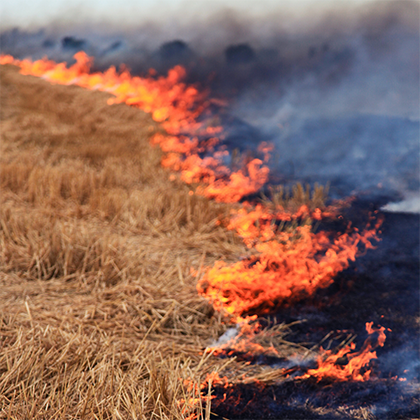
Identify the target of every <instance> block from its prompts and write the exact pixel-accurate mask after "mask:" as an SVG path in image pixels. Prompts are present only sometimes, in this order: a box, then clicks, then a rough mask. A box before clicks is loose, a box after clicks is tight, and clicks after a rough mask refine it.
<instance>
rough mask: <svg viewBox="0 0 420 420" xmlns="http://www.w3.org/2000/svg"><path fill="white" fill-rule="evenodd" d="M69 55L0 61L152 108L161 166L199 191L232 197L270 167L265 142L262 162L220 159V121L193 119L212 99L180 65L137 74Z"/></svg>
mask: <svg viewBox="0 0 420 420" xmlns="http://www.w3.org/2000/svg"><path fill="white" fill-rule="evenodd" d="M74 58H75V59H76V63H75V64H73V65H72V66H70V67H67V66H66V63H58V64H57V63H55V62H54V61H51V60H47V59H46V58H44V59H42V60H37V61H34V62H33V61H31V60H29V59H25V60H17V59H14V58H13V57H12V56H10V55H2V56H0V64H14V65H16V66H19V67H20V69H21V70H20V71H21V73H22V74H27V75H28V74H30V75H33V76H38V77H43V78H44V79H46V80H49V81H50V82H53V83H59V84H65V85H70V84H74V85H78V86H82V87H85V88H88V89H96V90H101V91H105V92H108V93H111V94H112V95H114V96H115V98H110V99H109V100H108V103H109V104H115V103H126V104H128V105H131V106H135V107H138V108H141V109H143V110H144V111H146V112H149V113H151V115H152V118H153V119H154V120H155V121H156V122H159V123H160V124H161V126H162V127H163V128H164V130H165V131H166V133H167V134H166V135H163V134H156V135H155V136H154V138H153V139H152V143H153V144H159V145H160V147H161V149H162V150H163V151H164V152H165V153H166V154H167V155H166V156H165V157H164V158H163V160H162V164H163V166H165V167H168V168H170V169H173V170H175V171H180V172H181V179H182V180H184V181H185V182H187V183H190V184H191V183H204V184H207V186H200V187H199V188H198V190H197V193H198V194H201V195H204V196H205V197H208V198H213V199H215V200H217V201H223V202H236V201H239V200H241V199H242V197H244V196H246V195H249V194H253V193H255V192H257V191H258V190H259V189H260V188H261V187H262V186H263V185H264V184H265V183H266V182H267V179H268V173H269V169H268V167H267V166H266V165H265V164H264V163H265V162H266V161H267V159H268V155H269V152H270V146H268V145H266V144H263V145H262V146H261V148H260V153H263V154H264V162H263V161H262V160H260V159H253V160H251V161H250V162H244V163H243V165H242V168H240V169H238V170H236V171H233V170H232V169H231V168H229V167H228V166H227V165H226V164H224V163H223V162H224V158H225V157H226V155H228V154H229V152H228V151H219V152H214V147H215V146H216V145H217V144H218V143H220V135H221V132H222V127H220V126H213V125H212V124H211V123H209V121H210V120H207V121H204V122H198V120H199V119H200V117H201V119H203V118H202V117H203V115H204V113H205V111H206V110H208V106H209V103H210V102H212V103H214V101H209V100H208V99H207V96H208V94H207V92H206V91H203V92H200V91H199V90H198V89H197V88H196V87H194V86H188V85H186V84H185V83H183V82H182V80H183V79H184V78H185V75H186V72H185V69H184V68H183V67H181V66H175V67H174V68H173V69H171V70H169V72H168V75H167V76H166V77H159V78H153V77H151V76H149V77H147V78H142V77H136V76H132V75H131V74H130V73H129V72H128V71H127V70H125V71H123V72H120V73H118V72H117V71H116V69H115V67H111V68H109V69H108V70H107V71H105V72H103V73H101V72H96V73H90V68H91V66H92V63H93V59H92V58H91V57H88V56H87V55H86V53H84V52H78V53H77V54H75V55H74ZM152 73H154V72H150V74H152ZM218 136H219V137H218ZM203 156H204V157H203Z"/></svg>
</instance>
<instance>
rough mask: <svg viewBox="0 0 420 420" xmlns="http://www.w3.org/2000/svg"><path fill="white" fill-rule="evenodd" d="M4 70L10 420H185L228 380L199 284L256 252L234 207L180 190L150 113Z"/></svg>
mask: <svg viewBox="0 0 420 420" xmlns="http://www.w3.org/2000/svg"><path fill="white" fill-rule="evenodd" d="M0 71H1V154H0V156H1V158H0V159H1V213H0V264H1V271H0V281H1V288H0V317H1V318H0V335H1V338H0V340H1V341H0V346H1V350H0V418H10V419H24V418H25V419H29V418H30V419H52V418H54V419H76V418H77V419H83V418H85V419H152V418H159V419H165V418H175V419H176V418H178V419H180V418H185V417H187V416H188V415H189V414H191V411H190V410H189V409H188V404H187V406H186V405H185V404H183V403H182V401H183V400H187V401H188V399H189V398H190V397H194V394H193V391H191V389H190V388H191V387H185V386H184V385H183V380H184V379H188V378H189V379H190V380H191V381H193V383H196V384H198V383H200V381H202V380H203V379H204V377H205V375H206V373H208V372H212V371H220V370H223V365H226V360H220V359H216V358H215V357H212V356H208V355H206V354H203V350H204V349H205V347H206V346H207V345H208V344H210V343H211V342H213V341H214V340H215V339H217V337H219V336H220V334H222V333H223V331H224V330H225V329H226V326H225V325H224V324H223V323H222V322H221V319H220V316H219V315H218V314H214V312H213V310H212V307H211V305H210V304H209V303H208V302H206V301H205V299H203V298H202V297H200V296H199V295H198V294H197V292H196V281H197V279H196V278H195V277H193V276H192V275H191V274H190V269H191V267H193V268H194V269H195V270H198V271H199V272H200V270H202V269H203V267H205V266H209V265H212V264H213V263H214V261H215V260H216V259H220V258H223V259H225V260H227V261H229V260H236V259H237V257H238V256H239V255H240V254H241V253H243V252H244V251H245V246H244V245H243V243H242V241H241V240H240V239H239V238H237V237H235V236H234V234H233V233H231V232H229V231H227V230H226V229H224V228H223V227H222V226H218V225H217V224H216V223H215V222H216V221H217V220H218V219H220V218H223V217H226V216H227V215H228V214H229V210H230V209H229V206H228V205H226V204H218V203H215V202H211V201H209V200H207V199H205V198H203V197H198V196H196V195H191V194H190V189H189V187H188V186H186V185H185V184H183V183H182V182H180V181H178V180H177V179H175V180H174V181H170V180H169V173H168V172H167V171H166V170H164V169H162V168H161V166H160V159H161V152H160V150H159V149H158V148H152V147H151V146H150V145H149V138H150V136H151V135H152V134H153V133H154V132H156V130H160V128H159V127H158V126H157V125H156V124H155V123H154V122H153V121H152V119H151V118H150V116H148V115H147V114H145V113H143V112H142V111H140V110H137V109H134V108H130V107H127V106H125V105H113V106H109V105H107V104H106V100H107V98H108V97H109V95H107V94H105V93H99V92H91V91H86V90H84V89H82V88H78V87H74V86H58V85H51V84H49V83H48V82H46V81H44V80H42V79H37V78H34V77H31V76H22V75H20V74H19V73H18V69H17V68H15V67H13V66H1V67H0ZM229 363H236V367H235V371H240V370H241V366H240V364H239V363H237V362H235V361H230V362H229ZM242 367H243V366H242ZM225 370H226V369H225ZM200 404H201V403H200V402H198V403H197V404H196V407H198V408H197V410H198V414H199V415H200V413H201V414H202V415H203V416H205V417H209V415H210V411H209V408H210V405H207V409H205V408H204V407H203V408H201V405H200Z"/></svg>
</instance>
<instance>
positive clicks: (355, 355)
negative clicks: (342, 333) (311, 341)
mask: <svg viewBox="0 0 420 420" xmlns="http://www.w3.org/2000/svg"><path fill="white" fill-rule="evenodd" d="M372 326H373V322H367V323H366V331H367V333H368V334H369V336H368V338H367V339H366V340H365V342H364V344H363V346H362V348H361V349H360V350H359V351H357V352H355V351H354V350H355V348H356V345H355V344H354V343H351V344H350V345H347V346H345V347H344V348H342V349H340V350H339V351H338V352H337V353H335V354H333V352H332V351H331V350H324V349H323V348H322V347H321V352H320V355H319V357H318V360H317V362H318V368H317V369H309V370H308V372H307V373H306V374H305V375H303V376H301V378H302V379H305V378H309V377H311V376H312V377H315V378H317V380H318V381H320V380H322V379H324V378H329V379H334V380H339V381H348V380H354V381H366V380H368V379H370V376H371V373H372V371H371V369H369V368H367V366H368V365H369V363H370V361H371V360H372V359H376V358H377V356H376V352H375V351H373V350H374V349H375V348H377V347H383V345H384V343H385V338H386V336H385V328H384V327H379V328H373V327H372ZM375 335H377V338H376V339H375V337H374V336H375ZM341 360H344V361H345V363H344V364H343V363H339V362H340V361H341ZM363 370H364V371H363Z"/></svg>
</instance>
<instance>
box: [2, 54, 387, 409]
mask: <svg viewBox="0 0 420 420" xmlns="http://www.w3.org/2000/svg"><path fill="white" fill-rule="evenodd" d="M74 57H75V59H76V63H75V64H73V65H71V66H69V67H68V66H67V65H66V63H55V62H54V61H51V60H47V59H42V60H37V61H31V60H29V59H25V60H17V59H14V58H13V57H11V56H8V55H3V56H1V57H0V64H14V65H16V66H18V67H20V69H21V70H20V71H21V73H22V74H27V75H33V76H38V77H42V78H44V79H46V80H48V81H50V82H53V83H59V84H65V85H70V84H73V85H78V86H81V87H84V88H88V89H96V90H100V91H104V92H108V93H110V94H111V95H113V97H112V98H110V99H109V100H108V103H109V104H110V105H112V104H117V103H125V104H128V105H130V106H135V107H137V108H141V109H143V110H144V111H146V112H148V113H150V114H151V115H152V118H153V119H154V120H155V121H156V122H159V123H160V125H161V127H162V128H163V129H164V131H165V133H157V134H155V135H154V137H153V138H152V144H154V145H158V146H159V147H160V148H161V149H162V151H163V152H164V156H163V159H162V165H163V166H164V167H167V168H169V169H171V170H173V171H176V172H179V174H180V178H181V179H182V180H183V181H184V182H186V183H188V184H198V186H197V187H196V193H197V194H200V195H203V196H205V197H208V198H210V199H214V200H216V201H220V202H226V203H234V202H239V201H240V200H243V198H244V197H246V196H249V195H252V194H255V193H256V192H258V191H259V190H260V189H261V187H263V185H264V184H266V183H267V181H268V179H269V168H268V166H267V162H268V159H269V155H270V152H271V146H270V145H268V144H265V143H263V144H261V145H260V147H259V149H258V151H257V154H256V156H255V157H253V158H250V157H249V156H247V157H243V158H242V159H239V162H236V161H235V165H238V166H239V169H236V170H234V169H233V168H232V165H231V164H230V162H231V161H232V156H230V152H229V151H228V150H227V149H226V148H225V147H224V146H223V143H222V140H223V128H222V127H221V126H219V125H217V124H214V123H213V120H214V119H212V112H211V111H210V106H209V105H210V104H211V100H210V99H209V98H208V92H206V91H200V90H199V89H197V88H196V87H194V86H189V85H187V84H186V83H184V82H183V80H184V78H185V75H186V72H185V69H184V68H183V67H181V66H175V67H174V68H173V69H171V70H169V72H168V74H167V76H166V77H163V76H162V77H155V76H154V72H149V76H148V77H137V76H132V75H131V74H130V73H129V71H128V70H124V71H121V72H117V70H116V69H115V68H114V67H111V68H109V69H108V70H107V71H105V72H95V73H92V72H91V71H90V69H91V66H92V62H93V59H92V58H90V57H88V56H87V55H86V54H85V53H84V52H78V53H77V54H75V56H74ZM213 103H214V102H213ZM170 179H172V180H173V179H174V176H173V174H171V175H170ZM335 214H336V211H335V210H334V209H331V208H330V209H328V208H323V209H322V208H320V207H319V206H315V207H314V208H310V207H309V206H308V205H306V204H303V205H301V206H300V207H299V208H295V209H288V208H286V207H284V206H282V205H280V204H278V203H277V204H275V205H267V204H264V203H263V204H256V205H255V204H249V203H243V205H242V207H239V206H238V207H237V208H235V209H234V210H233V213H232V217H231V219H230V221H229V222H228V225H227V227H228V229H230V230H233V231H235V232H236V233H237V234H238V235H239V236H240V237H241V238H242V239H243V241H244V244H245V245H246V246H247V247H248V249H249V255H248V256H247V257H246V258H244V259H243V260H241V261H238V262H236V263H233V264H228V263H226V262H224V261H218V262H216V264H215V265H214V267H211V268H208V269H207V271H206V272H205V274H204V276H203V277H202V278H201V279H200V280H199V282H198V285H197V290H198V292H199V293H200V294H201V295H203V296H205V297H206V298H207V299H209V300H210V301H211V302H212V304H213V306H214V308H215V309H216V310H217V311H222V312H224V313H226V314H228V315H229V316H230V319H231V321H233V322H240V323H241V327H240V328H241V333H240V334H239V337H242V338H244V337H251V338H252V337H253V335H254V334H255V333H256V330H255V328H258V324H254V326H251V325H250V324H249V322H250V321H251V320H255V316H254V317H248V318H244V317H246V316H247V315H252V314H253V315H257V314H258V315H261V314H268V313H270V312H273V311H274V310H276V309H277V308H278V307H280V306H281V305H285V304H289V303H292V302H294V301H296V300H297V299H300V298H302V297H303V296H309V295H312V294H313V293H314V292H315V291H316V290H317V289H319V288H325V287H327V286H328V285H330V284H331V282H332V281H333V278H334V276H335V275H336V274H337V273H339V272H340V271H342V270H344V269H346V268H347V267H348V266H349V262H350V261H354V260H355V258H356V256H357V255H358V253H359V252H360V251H359V247H360V246H362V247H363V248H364V249H369V248H372V247H373V245H372V241H373V240H377V239H378V238H377V236H376V231H377V229H378V227H379V224H377V225H376V226H374V227H370V226H367V227H366V229H364V230H363V231H361V232H359V231H358V230H357V229H352V230H351V229H348V231H347V232H345V233H342V234H336V235H330V234H328V233H326V232H318V233H315V232H314V231H313V229H312V226H311V223H312V221H314V220H321V219H322V218H323V217H327V216H330V217H331V216H334V215H335ZM256 326H257V327H256ZM253 328H254V329H253ZM366 328H367V331H368V333H369V334H370V337H371V336H372V335H374V334H376V335H378V339H377V344H376V345H375V346H374V345H373V344H372V343H373V341H372V339H371V338H368V340H366V342H365V344H364V346H363V348H362V349H361V350H360V351H359V352H354V350H355V346H354V344H352V345H350V346H347V347H345V348H343V349H341V350H340V351H339V352H338V353H337V354H332V352H331V351H329V350H325V351H324V350H322V351H321V356H320V358H319V360H318V365H319V366H318V368H317V369H311V370H309V371H307V374H306V375H304V376H303V377H304V378H305V377H309V376H314V377H316V378H318V379H319V380H320V379H322V378H324V377H332V378H336V379H338V380H347V379H353V380H366V379H368V378H369V377H370V373H371V371H370V370H366V369H365V367H366V366H367V365H368V363H369V362H370V360H372V359H373V358H376V353H375V352H374V351H373V350H374V348H375V347H376V346H383V343H384V341H385V334H384V328H382V327H381V328H379V329H374V328H372V323H370V324H369V323H368V324H366ZM251 341H252V340H245V341H244V342H246V343H247V347H246V351H254V352H256V353H258V352H260V353H263V352H267V351H269V352H272V353H275V352H276V350H275V349H274V348H270V349H268V350H267V349H264V348H263V347H261V346H260V345H258V344H255V345H254V346H253V347H252V346H251V348H250V347H249V345H250V342H251ZM230 344H232V343H230ZM233 344H234V343H233ZM244 351H245V349H244ZM342 358H346V359H347V360H348V363H347V364H346V365H344V366H342V365H337V363H336V362H337V361H338V360H339V359H342ZM363 369H365V371H364V372H363ZM211 383H213V384H214V383H217V384H222V385H223V386H228V383H227V381H226V380H225V379H223V380H222V379H220V378H219V377H218V376H215V375H213V376H212V377H209V378H207V379H206V381H205V382H204V385H202V386H201V387H200V389H197V390H196V391H195V394H196V396H195V397H194V398H193V400H192V401H189V402H186V401H183V402H180V403H181V404H186V406H188V407H191V406H194V404H197V403H198V402H199V401H200V398H201V397H202V395H203V392H204V391H203V390H204V388H205V387H207V386H211Z"/></svg>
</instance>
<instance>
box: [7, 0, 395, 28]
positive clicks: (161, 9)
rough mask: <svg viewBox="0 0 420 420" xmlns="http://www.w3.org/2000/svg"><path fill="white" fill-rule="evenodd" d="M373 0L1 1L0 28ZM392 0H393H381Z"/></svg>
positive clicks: (129, 22) (131, 20)
mask: <svg viewBox="0 0 420 420" xmlns="http://www.w3.org/2000/svg"><path fill="white" fill-rule="evenodd" d="M372 1H373V0H259V1H256V0H124V1H121V0H88V1H78V0H3V1H2V2H0V19H1V27H2V28H1V29H2V30H5V29H9V28H10V27H21V28H36V27H41V26H44V25H48V24H50V23H52V22H56V23H57V22H58V23H59V22H72V23H74V22H79V23H85V22H99V23H100V22H104V21H107V22H111V23H116V24H121V23H125V24H127V25H135V24H141V23H144V22H147V21H159V20H163V21H164V20H166V19H168V18H173V17H174V16H175V17H177V18H179V19H185V20H194V19H200V18H205V17H206V16H207V15H209V14H212V13H215V12H217V11H218V10H220V9H226V8H228V9H233V10H234V11H239V12H242V13H246V14H249V15H252V16H256V15H266V14H269V13H270V12H272V11H274V10H276V9H277V10H278V9H279V8H283V9H284V10H288V11H293V13H296V14H300V13H302V12H304V11H305V10H306V11H307V10H308V8H309V9H310V8H312V7H314V5H316V7H319V5H320V4H321V3H324V4H328V3H330V4H337V3H343V4H351V5H357V4H361V3H368V2H372ZM382 1H394V0H382Z"/></svg>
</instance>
